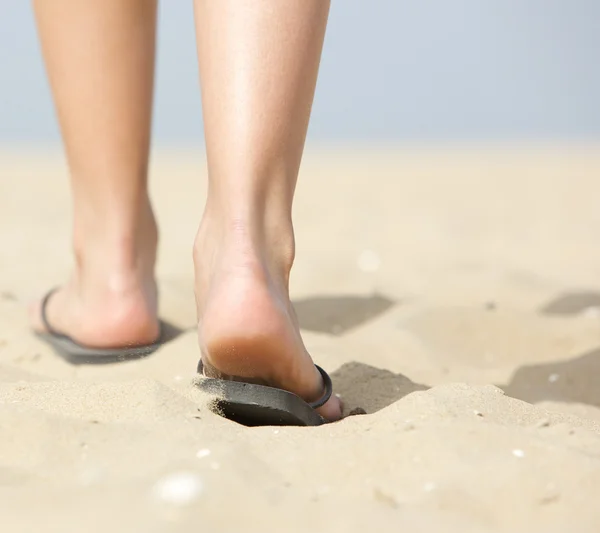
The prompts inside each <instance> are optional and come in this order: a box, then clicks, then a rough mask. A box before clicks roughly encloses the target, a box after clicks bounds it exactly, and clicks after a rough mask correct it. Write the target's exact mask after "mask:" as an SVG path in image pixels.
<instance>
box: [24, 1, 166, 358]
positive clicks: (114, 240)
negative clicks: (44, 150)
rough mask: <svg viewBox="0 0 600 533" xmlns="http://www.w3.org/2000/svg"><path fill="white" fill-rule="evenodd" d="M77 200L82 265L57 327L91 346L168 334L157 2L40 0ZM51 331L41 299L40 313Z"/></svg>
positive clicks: (35, 313) (58, 296)
mask: <svg viewBox="0 0 600 533" xmlns="http://www.w3.org/2000/svg"><path fill="white" fill-rule="evenodd" d="M34 6H35V12H36V18H37V23H38V30H39V34H40V39H41V43H42V48H43V52H44V58H45V61H46V68H47V71H48V76H49V79H50V84H51V86H52V91H53V96H54V101H55V105H56V109H57V113H58V117H59V122H60V126H61V131H62V136H63V140H64V145H65V149H66V152H67V158H68V162H69V168H70V173H71V185H72V192H73V200H74V231H73V237H74V251H75V258H76V267H75V271H74V273H73V275H72V276H71V278H70V281H69V282H68V283H66V284H65V285H64V286H63V287H62V288H61V289H60V290H59V291H57V292H56V293H54V294H53V295H52V298H51V300H50V302H49V304H48V320H49V322H50V323H51V325H52V327H53V328H54V329H56V330H58V331H60V332H62V333H65V334H68V335H70V336H71V337H73V338H74V339H75V340H77V341H79V342H80V343H82V344H85V345H88V346H95V347H120V346H125V345H132V344H147V343H149V342H153V341H154V340H156V337H157V336H158V328H159V326H158V321H157V311H156V286H155V281H154V263H155V255H156V243H157V230H156V224H155V220H154V216H153V213H152V209H151V206H150V202H149V199H148V194H147V189H146V175H147V165H148V152H149V141H150V124H151V107H152V93H153V90H152V86H153V77H154V47H155V28H156V1H155V0H35V1H34ZM32 322H33V326H34V328H35V329H37V330H38V331H43V330H44V326H43V324H42V323H41V320H40V305H39V304H38V305H36V306H34V308H33V310H32Z"/></svg>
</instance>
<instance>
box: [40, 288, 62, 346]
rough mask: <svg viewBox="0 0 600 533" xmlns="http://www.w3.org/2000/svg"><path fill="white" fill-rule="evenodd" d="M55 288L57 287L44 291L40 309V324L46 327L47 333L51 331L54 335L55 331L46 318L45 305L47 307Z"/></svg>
mask: <svg viewBox="0 0 600 533" xmlns="http://www.w3.org/2000/svg"><path fill="white" fill-rule="evenodd" d="M57 290H58V287H55V288H54V289H50V290H49V291H48V292H47V293H46V296H44V298H43V299H42V305H41V309H40V317H41V319H42V324H44V327H45V328H46V330H47V331H48V333H52V334H53V335H56V334H57V332H56V330H55V329H54V328H53V327H52V326H51V325H50V321H49V320H48V313H47V307H48V303H49V302H50V298H51V297H52V295H53V294H54V293H55V292H56V291H57Z"/></svg>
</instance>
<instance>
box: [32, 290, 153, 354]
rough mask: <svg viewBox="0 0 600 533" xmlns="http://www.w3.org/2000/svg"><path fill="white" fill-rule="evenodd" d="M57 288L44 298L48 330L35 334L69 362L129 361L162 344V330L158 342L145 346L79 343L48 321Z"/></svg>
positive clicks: (43, 306) (43, 318) (150, 351)
mask: <svg viewBox="0 0 600 533" xmlns="http://www.w3.org/2000/svg"><path fill="white" fill-rule="evenodd" d="M56 290H57V289H52V290H50V291H49V292H48V293H47V294H46V296H44V299H43V300H42V305H41V318H42V324H44V326H45V328H46V331H45V332H39V331H37V332H36V333H35V334H36V336H37V337H38V338H40V339H41V340H43V341H44V342H46V343H48V344H49V345H50V346H51V347H52V348H53V349H54V351H55V352H56V353H57V354H58V355H60V356H61V357H62V358H63V359H65V360H66V361H68V362H69V363H71V364H74V365H81V364H103V363H117V362H122V361H129V360H131V359H141V358H142V357H145V356H147V355H150V354H151V353H152V352H154V351H155V350H157V349H158V348H160V346H161V345H162V342H161V339H162V332H161V335H160V336H159V338H158V340H157V341H156V342H154V343H152V344H146V345H143V346H129V347H123V348H90V347H87V346H84V345H82V344H79V343H78V342H76V341H74V340H73V339H72V338H71V337H69V336H68V335H64V334H63V333H59V332H58V331H56V330H55V329H54V328H53V327H52V326H51V325H50V322H49V321H48V316H47V313H46V308H47V307H48V302H49V301H50V297H51V296H52V295H53V294H54V293H55V292H56Z"/></svg>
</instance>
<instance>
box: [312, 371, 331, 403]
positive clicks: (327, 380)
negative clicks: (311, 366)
mask: <svg viewBox="0 0 600 533" xmlns="http://www.w3.org/2000/svg"><path fill="white" fill-rule="evenodd" d="M315 366H316V367H317V370H318V371H319V372H320V374H321V377H322V378H323V386H324V387H325V392H324V393H323V396H321V398H319V399H318V400H317V401H316V402H310V403H309V404H308V405H310V406H311V407H312V408H313V409H318V408H319V407H323V406H324V405H325V404H326V403H327V402H328V401H329V398H331V393H332V392H333V385H332V383H331V378H330V377H329V374H328V373H327V372H325V370H323V369H322V368H321V367H320V366H319V365H315Z"/></svg>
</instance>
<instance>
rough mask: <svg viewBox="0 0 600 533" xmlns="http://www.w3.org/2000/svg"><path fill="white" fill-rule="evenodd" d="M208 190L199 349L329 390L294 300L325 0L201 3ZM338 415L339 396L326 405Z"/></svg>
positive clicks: (309, 394) (242, 372) (285, 380)
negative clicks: (301, 182) (304, 163)
mask: <svg viewBox="0 0 600 533" xmlns="http://www.w3.org/2000/svg"><path fill="white" fill-rule="evenodd" d="M195 7H196V28H197V38H198V55H199V61H200V76H201V82H202V100H203V108H204V118H205V131H206V143H207V152H208V167H209V176H210V179H209V195H208V202H207V205H206V209H205V213H204V217H203V220H202V224H201V227H200V229H199V232H198V236H197V239H196V245H195V264H196V300H197V305H198V315H199V328H198V333H199V340H200V347H201V350H202V357H203V359H204V360H205V361H208V362H210V363H211V365H212V366H213V367H215V368H217V369H218V370H219V371H220V372H222V373H224V374H230V375H237V376H243V377H248V378H250V377H253V378H262V379H264V380H266V381H267V382H268V383H270V384H272V385H275V386H279V387H282V388H284V389H287V390H289V391H292V392H295V393H297V394H299V395H300V396H302V397H303V398H304V399H305V400H308V401H311V400H315V399H317V398H318V397H320V395H321V394H322V388H323V385H322V382H321V378H320V376H319V373H318V372H317V370H316V369H315V367H314V364H313V362H312V359H311V357H310V355H309V354H308V352H307V351H306V349H305V347H304V344H303V342H302V339H301V337H300V332H299V328H298V324H297V320H296V317H295V315H294V311H293V309H292V306H291V303H290V299H289V293H288V279H289V273H290V269H291V267H292V262H293V259H294V234H293V228H292V220H291V209H292V200H293V195H294V188H295V184H296V178H297V174H298V168H299V165H300V160H301V157H302V151H303V146H304V139H305V135H306V129H307V126H308V121H309V116H310V109H311V105H312V100H313V94H314V88H315V83H316V78H317V71H318V66H319V61H320V55H321V48H322V44H323V37H324V33H325V27H326V23H327V15H328V10H329V2H328V1H327V0H278V1H273V0H219V1H218V2H217V1H214V0H196V2H195ZM320 412H321V414H322V415H323V416H325V417H327V418H329V419H331V420H334V419H337V418H339V417H340V415H341V412H340V403H339V400H338V399H337V398H336V397H335V396H334V397H332V399H331V400H330V401H329V402H328V403H327V404H326V405H325V406H324V407H322V408H321V410H320Z"/></svg>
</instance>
